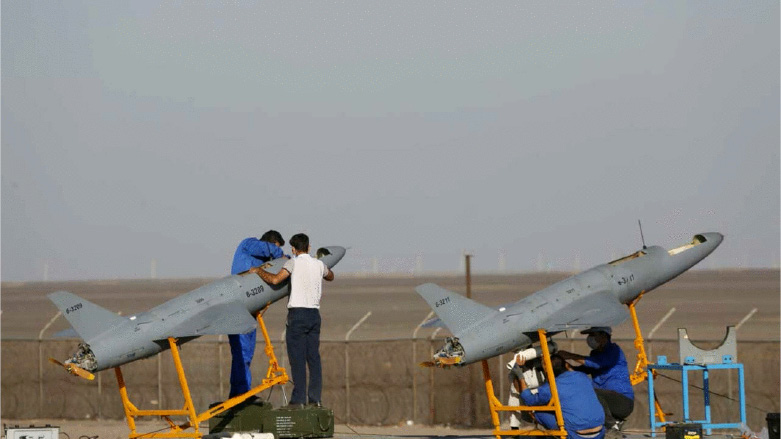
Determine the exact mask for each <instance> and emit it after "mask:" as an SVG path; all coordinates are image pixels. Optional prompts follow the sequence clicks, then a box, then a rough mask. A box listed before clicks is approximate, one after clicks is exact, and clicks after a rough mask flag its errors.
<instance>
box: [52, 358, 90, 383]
mask: <svg viewBox="0 0 781 439" xmlns="http://www.w3.org/2000/svg"><path fill="white" fill-rule="evenodd" d="M49 361H51V362H52V363H54V364H56V365H58V366H62V367H63V368H64V369H65V370H67V371H68V373H70V374H71V375H76V376H80V377H82V378H84V379H87V380H90V381H91V380H94V379H95V375H93V374H91V373H90V372H87V371H86V370H84V369H82V368H80V367H79V366H76V365H75V364H70V363H68V364H65V363H62V362H60V361H57V360H55V359H54V358H49Z"/></svg>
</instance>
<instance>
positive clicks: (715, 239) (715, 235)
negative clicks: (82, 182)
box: [702, 232, 724, 248]
mask: <svg viewBox="0 0 781 439" xmlns="http://www.w3.org/2000/svg"><path fill="white" fill-rule="evenodd" d="M702 236H704V237H705V242H710V243H711V245H712V246H713V248H716V247H718V246H719V245H720V244H721V241H724V235H722V234H721V233H719V232H708V233H703V234H702Z"/></svg>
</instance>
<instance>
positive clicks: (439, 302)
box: [434, 296, 450, 308]
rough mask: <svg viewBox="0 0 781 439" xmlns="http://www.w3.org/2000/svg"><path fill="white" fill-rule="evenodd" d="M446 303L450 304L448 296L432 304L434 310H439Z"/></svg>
mask: <svg viewBox="0 0 781 439" xmlns="http://www.w3.org/2000/svg"><path fill="white" fill-rule="evenodd" d="M448 303H450V296H447V297H445V298H444V299H439V300H437V303H435V304H434V308H439V307H440V306H444V305H446V304H448Z"/></svg>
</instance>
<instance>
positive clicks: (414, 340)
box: [410, 311, 434, 423]
mask: <svg viewBox="0 0 781 439" xmlns="http://www.w3.org/2000/svg"><path fill="white" fill-rule="evenodd" d="M433 316H434V311H431V312H429V313H428V315H427V316H426V317H425V318H424V319H423V320H422V321H421V322H420V324H419V325H418V326H417V327H415V330H414V331H413V332H412V416H411V417H410V419H411V420H412V423H415V415H417V414H418V381H417V377H416V375H415V364H416V363H417V358H416V357H417V338H418V331H420V328H422V327H423V324H424V323H426V322H427V321H428V319H430V318H431V317H433Z"/></svg>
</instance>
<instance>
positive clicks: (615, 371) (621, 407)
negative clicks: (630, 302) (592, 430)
mask: <svg viewBox="0 0 781 439" xmlns="http://www.w3.org/2000/svg"><path fill="white" fill-rule="evenodd" d="M612 333H613V331H612V330H611V329H610V328H609V327H607V326H595V327H593V328H589V329H586V330H584V331H581V334H588V338H586V343H588V346H589V347H590V348H591V349H592V351H591V354H589V356H588V357H585V356H583V355H578V354H573V353H571V352H566V351H559V355H561V356H562V357H563V358H564V359H565V360H571V361H573V362H575V363H578V367H576V368H575V370H579V371H581V372H585V373H587V374H590V375H591V378H592V380H593V381H594V389H595V390H596V392H597V397H599V402H600V403H602V406H603V407H604V408H605V426H606V427H607V428H611V429H616V430H618V429H619V426H620V425H621V421H624V420H625V419H626V418H627V417H629V415H630V414H631V413H632V410H634V407H635V392H634V391H633V390H632V383H631V381H630V380H629V367H628V366H627V363H626V357H625V356H624V352H623V351H622V350H621V348H620V347H619V346H618V345H617V344H615V343H613V342H612V341H611V339H610V337H611V335H612Z"/></svg>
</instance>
